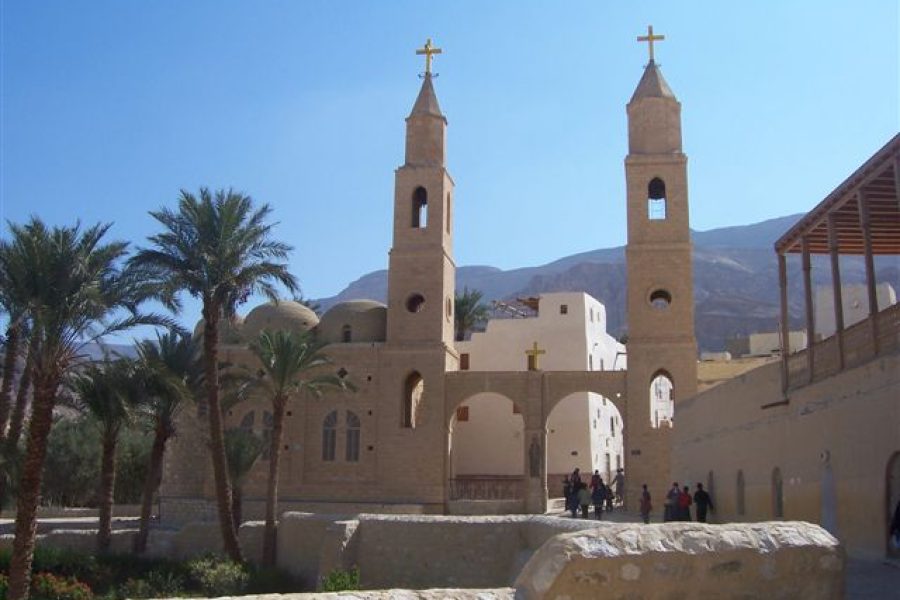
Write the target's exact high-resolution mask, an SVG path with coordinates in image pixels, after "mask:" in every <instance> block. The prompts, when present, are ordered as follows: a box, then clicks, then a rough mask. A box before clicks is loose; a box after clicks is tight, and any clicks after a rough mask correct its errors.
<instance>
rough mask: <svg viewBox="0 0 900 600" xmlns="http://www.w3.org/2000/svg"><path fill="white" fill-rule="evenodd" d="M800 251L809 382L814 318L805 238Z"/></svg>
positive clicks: (813, 354) (808, 258)
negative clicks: (801, 255)
mask: <svg viewBox="0 0 900 600" xmlns="http://www.w3.org/2000/svg"><path fill="white" fill-rule="evenodd" d="M801 249H802V252H803V295H804V299H805V305H806V362H807V368H808V369H809V381H810V382H811V381H812V380H813V367H814V365H815V351H814V349H815V340H816V317H815V315H814V314H813V297H812V261H811V260H810V256H809V238H808V237H806V236H803V238H802V240H801Z"/></svg>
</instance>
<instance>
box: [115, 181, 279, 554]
mask: <svg viewBox="0 0 900 600" xmlns="http://www.w3.org/2000/svg"><path fill="white" fill-rule="evenodd" d="M270 212H271V209H270V208H269V206H268V205H263V206H262V207H261V208H259V209H254V207H253V201H252V200H251V199H250V197H249V196H244V195H243V194H239V193H236V192H233V191H232V190H227V191H225V190H219V191H217V192H216V193H215V195H213V194H212V193H211V192H210V191H209V190H208V189H207V188H201V189H200V197H199V199H198V198H196V197H195V196H193V195H192V194H189V193H188V192H185V191H182V192H181V198H180V199H179V203H178V210H177V211H172V210H169V209H168V208H163V209H161V210H159V211H156V212H151V213H150V214H151V215H152V216H153V218H155V219H156V220H157V221H159V223H160V224H162V225H163V227H164V228H165V230H164V231H163V232H162V233H160V234H157V235H154V236H152V237H150V238H149V240H150V242H151V243H152V245H153V248H151V249H143V250H140V251H139V252H138V253H137V255H136V256H134V257H133V258H132V259H131V263H130V264H131V265H132V266H134V267H135V268H139V269H142V270H143V271H144V273H145V277H146V279H147V280H148V281H153V282H154V283H155V284H156V285H158V286H160V287H161V289H164V290H166V291H167V292H168V293H171V294H172V295H174V294H176V293H178V292H180V291H186V292H188V293H189V294H190V295H192V296H194V297H197V298H200V299H201V301H202V302H203V323H204V327H203V361H204V371H205V373H204V376H205V385H206V404H207V415H208V417H209V436H210V444H209V445H210V453H211V454H212V463H213V475H214V478H215V485H216V501H217V504H218V512H219V526H220V527H221V530H222V539H223V545H224V547H225V551H226V553H227V554H228V555H229V557H231V559H232V560H235V561H242V560H243V557H242V555H241V547H240V543H239V541H238V538H237V530H236V528H235V527H234V519H233V517H232V515H231V493H232V491H231V485H230V484H229V481H228V470H227V466H226V457H225V440H224V429H223V424H222V406H221V403H220V401H219V375H218V369H217V365H218V343H219V321H220V320H221V319H222V318H223V317H225V318H231V317H233V315H234V312H235V308H236V307H237V306H238V305H239V304H241V303H242V302H244V301H246V300H247V299H248V298H249V297H250V296H251V295H252V294H254V293H262V294H265V295H266V296H268V297H269V298H271V299H273V300H275V299H277V294H276V288H275V286H276V284H278V283H281V284H282V285H284V287H285V288H287V289H288V290H289V291H291V292H295V291H296V290H297V281H296V279H295V278H294V276H293V275H291V274H290V273H289V272H288V270H287V265H286V264H285V263H284V262H278V261H283V260H285V259H286V258H287V255H288V252H290V250H291V247H290V246H288V245H287V244H283V243H281V242H277V241H274V240H272V239H271V235H272V225H271V224H268V223H266V222H265V221H266V218H267V217H268V216H269V213H270Z"/></svg>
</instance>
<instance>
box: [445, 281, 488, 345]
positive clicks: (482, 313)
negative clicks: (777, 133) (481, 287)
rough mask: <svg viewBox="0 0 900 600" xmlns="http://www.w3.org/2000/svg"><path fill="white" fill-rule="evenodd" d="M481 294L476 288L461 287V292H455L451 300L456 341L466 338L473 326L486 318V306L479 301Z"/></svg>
mask: <svg viewBox="0 0 900 600" xmlns="http://www.w3.org/2000/svg"><path fill="white" fill-rule="evenodd" d="M482 296H483V294H482V293H481V292H480V291H478V290H471V291H469V288H467V287H466V288H463V293H462V294H456V297H455V298H454V302H453V315H454V317H453V320H454V325H455V329H456V341H457V342H461V341H463V340H464V339H466V334H468V333H470V332H471V331H472V329H473V328H474V327H476V326H477V325H479V324H480V323H484V322H485V321H487V320H488V307H487V306H486V305H484V304H482V303H481V298H482Z"/></svg>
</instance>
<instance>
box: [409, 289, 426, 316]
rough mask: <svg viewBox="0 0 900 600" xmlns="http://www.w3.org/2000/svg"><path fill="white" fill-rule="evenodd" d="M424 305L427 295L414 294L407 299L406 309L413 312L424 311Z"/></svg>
mask: <svg viewBox="0 0 900 600" xmlns="http://www.w3.org/2000/svg"><path fill="white" fill-rule="evenodd" d="M424 306H425V296H423V295H422V294H412V295H410V297H409V298H407V299H406V310H408V311H409V312H411V313H417V312H422V307H424Z"/></svg>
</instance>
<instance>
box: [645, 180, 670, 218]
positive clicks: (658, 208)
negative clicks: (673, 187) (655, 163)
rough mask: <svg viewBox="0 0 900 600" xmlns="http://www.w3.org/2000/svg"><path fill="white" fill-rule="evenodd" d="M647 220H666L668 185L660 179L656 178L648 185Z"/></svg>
mask: <svg viewBox="0 0 900 600" xmlns="http://www.w3.org/2000/svg"><path fill="white" fill-rule="evenodd" d="M647 218H648V219H650V220H651V221H659V220H665V218H666V184H665V182H664V181H663V180H662V179H660V178H659V177H654V178H653V179H651V180H650V183H649V185H647Z"/></svg>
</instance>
